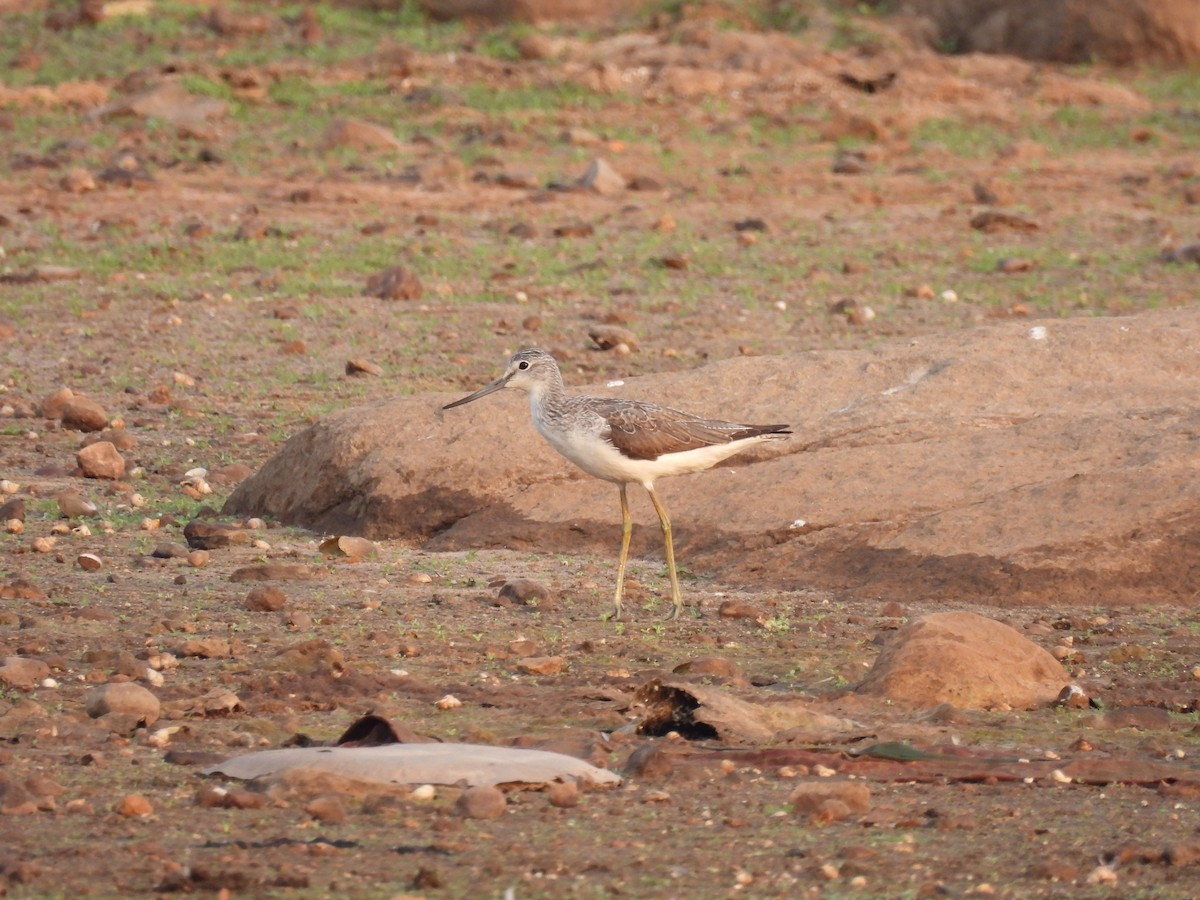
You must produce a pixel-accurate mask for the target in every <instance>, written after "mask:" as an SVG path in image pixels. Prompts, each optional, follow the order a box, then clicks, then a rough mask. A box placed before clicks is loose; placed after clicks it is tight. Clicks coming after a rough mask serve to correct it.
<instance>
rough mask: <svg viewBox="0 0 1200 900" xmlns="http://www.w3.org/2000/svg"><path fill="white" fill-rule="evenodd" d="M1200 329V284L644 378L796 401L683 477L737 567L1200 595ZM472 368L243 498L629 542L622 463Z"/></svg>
mask: <svg viewBox="0 0 1200 900" xmlns="http://www.w3.org/2000/svg"><path fill="white" fill-rule="evenodd" d="M1198 332H1200V310H1178V311H1167V312H1154V313H1145V314H1141V315H1138V316H1131V317H1124V318H1091V319H1084V318H1081V319H1075V320H1067V321H1060V320H1052V321H1046V322H1044V323H1040V324H1038V323H1005V324H1001V325H996V326H992V327H985V328H978V329H973V330H969V331H962V332H955V333H950V334H945V335H935V336H929V337H925V338H920V339H917V340H911V341H905V342H903V343H896V344H892V345H886V346H881V347H878V348H876V349H871V350H856V351H826V352H816V353H804V354H799V355H797V356H793V357H785V358H757V359H750V358H739V359H733V360H728V361H725V362H721V363H717V364H715V365H711V366H707V367H704V368H702V369H698V370H695V371H691V372H684V373H676V374H670V375H659V376H653V377H647V378H638V379H631V380H630V381H629V382H628V383H627V384H626V386H625V387H623V388H621V389H620V393H621V394H623V395H625V396H629V397H638V398H648V399H658V400H666V401H669V402H670V403H671V404H673V405H678V406H680V407H681V408H685V409H690V410H692V411H695V412H697V413H705V414H712V415H717V416H723V417H729V418H738V419H743V420H746V421H751V422H791V423H792V424H793V426H794V428H795V431H796V435H795V436H794V437H793V438H792V439H791V440H790V441H780V442H772V443H769V444H764V445H761V446H760V447H758V448H755V450H753V451H751V452H749V453H746V454H744V455H742V456H739V457H734V458H733V459H732V460H730V461H728V462H727V463H726V464H724V465H722V467H720V468H718V469H714V470H711V471H708V472H702V473H698V474H695V475H689V476H684V477H679V478H671V479H665V480H663V481H662V482H660V483H659V485H658V488H659V493H660V496H661V497H662V498H663V501H664V503H665V504H666V506H667V508H668V510H670V512H671V515H672V520H673V524H674V526H675V536H676V549H677V551H678V555H679V557H680V559H683V560H686V561H687V564H688V565H689V566H692V567H694V568H696V569H698V570H701V571H706V572H709V573H712V574H713V575H714V576H715V577H716V578H717V579H719V580H721V581H724V582H728V583H732V584H740V585H746V586H751V587H763V588H771V589H793V588H801V587H806V586H807V587H815V588H825V589H837V590H844V591H849V592H852V593H858V594H860V595H862V596H870V597H878V596H884V597H887V598H889V599H898V600H901V601H903V600H905V599H920V600H925V599H928V598H930V597H938V596H952V597H955V598H958V599H961V600H972V601H977V602H994V603H997V604H1001V605H1006V604H1012V603H1022V602H1037V603H1055V604H1057V603H1072V602H1077V603H1086V604H1094V603H1098V602H1100V603H1119V602H1126V601H1128V602H1179V601H1182V600H1190V598H1192V597H1194V596H1195V595H1196V593H1197V591H1200V567H1197V566H1195V565H1194V560H1195V559H1196V557H1197V554H1198V553H1200V469H1197V467H1196V465H1195V459H1196V449H1197V442H1196V435H1197V434H1198V433H1200V408H1198V407H1197V405H1196V402H1195V398H1196V397H1197V396H1200V366H1198V365H1197V364H1196V352H1195V337H1194V336H1195V334H1197V333H1198ZM502 363H503V360H501V359H499V358H497V361H496V366H497V370H499V368H500V366H501V365H502ZM566 378H567V381H568V382H569V383H570V382H572V381H574V379H573V378H572V373H571V371H570V368H569V367H567V371H566ZM573 389H574V390H578V388H573ZM587 390H589V391H592V392H595V393H604V394H613V393H615V392H614V391H612V390H606V389H604V388H596V387H592V388H587ZM460 393H461V392H457V393H455V394H444V395H438V396H423V397H422V396H418V397H405V398H402V399H397V400H394V401H390V402H386V403H379V404H376V405H374V406H368V407H360V408H356V409H347V410H343V411H341V412H338V413H334V414H332V415H329V416H327V417H325V418H324V419H322V420H321V421H319V422H318V423H316V424H315V425H313V426H312V427H310V428H308V429H306V430H305V431H303V432H301V433H299V434H297V435H295V436H294V437H293V438H292V439H291V440H289V441H288V443H287V444H286V445H285V446H284V447H283V448H282V449H281V450H280V452H279V453H278V454H277V455H276V456H275V457H274V458H273V459H271V460H270V461H268V462H267V464H266V465H264V466H263V468H262V469H261V470H260V471H259V472H257V473H255V474H254V475H253V476H252V477H251V478H249V479H247V480H246V481H245V482H243V483H242V484H241V485H240V486H239V487H238V488H237V490H236V491H234V493H233V494H232V495H231V497H230V498H229V501H228V503H227V504H226V512H227V513H236V514H239V515H270V516H275V517H278V518H279V519H281V520H282V521H284V522H286V523H295V524H301V525H305V526H308V527H310V528H313V529H314V530H318V531H323V532H326V533H331V534H362V535H364V536H367V537H370V538H400V537H402V538H410V539H411V538H414V537H416V538H420V539H424V541H425V547H426V548H427V549H432V550H449V549H464V548H471V547H517V548H527V549H537V550H540V551H544V552H551V553H561V552H565V553H571V552H581V551H585V550H586V551H587V552H595V551H596V550H601V551H606V552H610V553H611V554H612V555H613V556H614V557H615V556H616V553H617V550H618V545H619V521H620V513H619V507H618V504H617V492H616V490H615V489H614V488H613V486H612V485H609V484H606V483H602V482H599V481H597V480H595V479H591V478H589V477H587V476H586V475H584V474H583V473H581V472H579V471H578V470H577V469H575V467H574V466H572V465H571V464H570V463H569V462H567V461H565V460H563V459H562V458H561V457H559V456H558V455H557V454H556V453H555V452H554V451H553V450H552V449H550V447H549V446H548V445H547V444H546V443H545V442H544V441H543V440H542V439H541V438H539V437H538V435H537V434H536V432H535V431H534V430H533V427H532V425H531V424H530V423H529V420H528V417H529V411H528V405H527V402H526V401H525V399H524V397H522V396H520V395H517V394H516V392H515V391H506V392H503V393H500V394H497V395H494V396H492V397H487V398H484V399H483V400H481V401H478V402H476V403H473V404H470V405H469V406H465V407H462V408H461V409H455V410H451V411H449V412H442V411H441V406H442V404H443V403H445V402H446V401H447V400H449V399H451V398H454V397H457V396H459V395H460ZM630 497H631V500H632V505H633V513H634V517H635V520H636V521H637V523H638V525H639V527H638V528H636V529H635V533H634V551H633V552H634V553H636V554H653V555H658V554H659V553H661V545H660V535H659V529H658V527H657V522H656V519H655V517H654V514H653V511H652V509H651V507H650V504H649V502H648V501H647V500H646V498H645V495H644V492H642V491H641V490H640V489H636V488H635V489H634V490H633V491H631V492H630Z"/></svg>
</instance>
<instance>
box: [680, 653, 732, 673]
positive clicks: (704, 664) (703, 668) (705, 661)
mask: <svg viewBox="0 0 1200 900" xmlns="http://www.w3.org/2000/svg"><path fill="white" fill-rule="evenodd" d="M671 671H672V672H674V673H675V674H676V675H716V676H717V677H720V678H740V677H741V675H742V670H741V667H740V666H739V665H738V664H737V663H735V662H734V661H733V660H731V659H726V658H724V657H722V656H701V657H699V658H698V659H690V660H688V661H687V662H684V663H680V664H679V665H677V666H676V667H675V668H674V669H672V670H671Z"/></svg>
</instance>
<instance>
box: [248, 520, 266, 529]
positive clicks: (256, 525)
mask: <svg viewBox="0 0 1200 900" xmlns="http://www.w3.org/2000/svg"><path fill="white" fill-rule="evenodd" d="M246 527H247V528H249V529H250V530H251V531H262V530H263V529H264V528H266V527H267V523H266V522H264V521H263V520H262V519H258V518H254V519H247V520H246Z"/></svg>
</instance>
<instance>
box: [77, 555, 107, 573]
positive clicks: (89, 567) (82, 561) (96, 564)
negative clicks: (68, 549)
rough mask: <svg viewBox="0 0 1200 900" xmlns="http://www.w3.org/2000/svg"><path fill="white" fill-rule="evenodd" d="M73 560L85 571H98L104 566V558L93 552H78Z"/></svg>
mask: <svg viewBox="0 0 1200 900" xmlns="http://www.w3.org/2000/svg"><path fill="white" fill-rule="evenodd" d="M75 562H76V563H77V564H78V566H79V568H81V569H83V571H85V572H99V571H100V570H101V569H103V568H104V560H103V559H101V558H100V557H99V556H97V555H96V554H95V553H80V554H79V556H78V557H76V559H75Z"/></svg>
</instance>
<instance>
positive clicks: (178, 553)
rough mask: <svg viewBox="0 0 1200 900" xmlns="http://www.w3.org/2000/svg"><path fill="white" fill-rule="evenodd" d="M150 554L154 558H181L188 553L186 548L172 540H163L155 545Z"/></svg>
mask: <svg viewBox="0 0 1200 900" xmlns="http://www.w3.org/2000/svg"><path fill="white" fill-rule="evenodd" d="M150 555H151V556H153V557H154V558H155V559H183V558H184V557H185V556H187V555H188V548H187V547H185V546H183V544H176V543H175V542H174V541H163V542H162V543H161V544H157V545H155V547H154V549H153V550H152V551H151V552H150Z"/></svg>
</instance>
